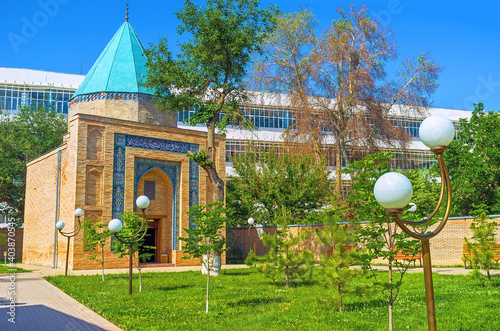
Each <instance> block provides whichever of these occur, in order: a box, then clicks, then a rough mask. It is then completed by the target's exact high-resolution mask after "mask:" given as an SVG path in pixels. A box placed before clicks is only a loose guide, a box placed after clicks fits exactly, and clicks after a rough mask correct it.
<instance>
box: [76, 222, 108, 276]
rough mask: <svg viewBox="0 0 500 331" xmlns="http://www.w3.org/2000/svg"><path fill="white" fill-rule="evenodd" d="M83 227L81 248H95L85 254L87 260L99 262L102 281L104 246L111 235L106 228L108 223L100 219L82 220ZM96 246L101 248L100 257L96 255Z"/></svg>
mask: <svg viewBox="0 0 500 331" xmlns="http://www.w3.org/2000/svg"><path fill="white" fill-rule="evenodd" d="M82 228H83V239H82V240H83V249H85V250H95V252H94V253H93V254H90V255H88V256H87V258H88V259H89V260H96V261H97V262H99V263H100V264H101V270H102V281H104V246H106V242H107V241H108V238H109V237H111V231H109V229H108V224H106V223H104V222H102V220H84V221H83V223H82ZM97 246H99V247H100V249H101V258H99V257H98V255H97Z"/></svg>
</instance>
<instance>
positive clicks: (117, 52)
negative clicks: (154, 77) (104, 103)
mask: <svg viewBox="0 0 500 331" xmlns="http://www.w3.org/2000/svg"><path fill="white" fill-rule="evenodd" d="M146 72H147V70H146V57H145V56H144V46H143V45H142V43H141V41H140V40H139V38H138V37H137V34H136V33H135V31H134V29H132V26H131V25H130V24H129V23H128V22H125V23H123V24H122V26H121V27H120V29H118V31H117V32H116V33H115V35H114V36H113V38H112V39H111V41H110V42H109V43H108V45H107V46H106V48H105V49H104V51H103V52H102V53H101V55H100V56H99V58H98V59H97V61H96V62H95V63H94V65H93V66H92V68H91V69H90V71H89V73H88V74H87V76H86V77H85V80H84V81H83V83H82V84H81V85H80V87H79V88H78V90H77V91H76V92H75V94H74V95H73V98H75V97H77V96H80V95H85V94H91V93H98V92H125V93H146V94H153V92H152V91H151V90H149V89H147V88H146V87H144V86H141V85H140V83H141V82H143V81H144V78H143V77H144V75H145V74H146Z"/></svg>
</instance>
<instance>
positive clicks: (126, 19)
mask: <svg viewBox="0 0 500 331" xmlns="http://www.w3.org/2000/svg"><path fill="white" fill-rule="evenodd" d="M125 22H128V2H127V12H126V15H125Z"/></svg>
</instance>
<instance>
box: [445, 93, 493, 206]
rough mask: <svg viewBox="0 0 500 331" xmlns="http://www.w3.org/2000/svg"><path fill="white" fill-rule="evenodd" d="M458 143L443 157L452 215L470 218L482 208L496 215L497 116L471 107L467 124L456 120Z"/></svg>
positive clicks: (454, 143) (454, 142)
mask: <svg viewBox="0 0 500 331" xmlns="http://www.w3.org/2000/svg"><path fill="white" fill-rule="evenodd" d="M458 135H459V139H458V140H454V141H452V142H451V144H450V146H448V150H447V151H446V153H445V154H444V159H445V161H446V164H447V165H448V169H449V172H450V177H451V178H453V180H452V181H451V185H452V189H453V209H452V213H454V214H456V215H470V214H471V213H472V212H473V211H474V210H475V209H476V207H477V206H479V205H481V204H485V205H486V211H487V213H490V214H499V213H500V149H499V148H498V146H499V143H500V114H499V113H495V112H492V111H490V112H485V111H484V106H483V104H482V103H479V104H477V105H474V111H473V112H472V116H471V118H470V119H469V120H467V119H460V124H459V132H458Z"/></svg>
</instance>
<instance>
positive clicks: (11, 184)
mask: <svg viewBox="0 0 500 331" xmlns="http://www.w3.org/2000/svg"><path fill="white" fill-rule="evenodd" d="M67 129H68V123H67V120H66V118H65V117H64V115H62V114H58V113H57V112H55V111H53V110H52V109H50V108H46V107H41V106H40V107H39V106H36V105H32V106H31V107H22V108H21V109H20V110H19V112H18V113H16V114H14V115H10V114H9V113H6V112H0V202H4V203H6V204H7V205H8V206H9V209H10V210H11V211H12V213H11V214H9V217H10V218H11V219H14V220H16V225H17V226H21V225H22V223H23V215H24V195H25V189H26V163H28V162H29V161H31V160H33V159H34V158H36V157H38V156H40V155H42V154H44V153H46V152H48V151H50V150H52V149H54V148H56V147H57V146H59V145H60V144H61V143H62V141H63V135H64V134H65V133H66V132H67Z"/></svg>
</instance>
